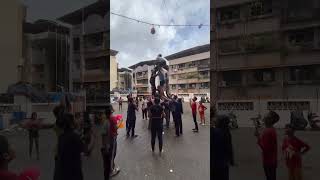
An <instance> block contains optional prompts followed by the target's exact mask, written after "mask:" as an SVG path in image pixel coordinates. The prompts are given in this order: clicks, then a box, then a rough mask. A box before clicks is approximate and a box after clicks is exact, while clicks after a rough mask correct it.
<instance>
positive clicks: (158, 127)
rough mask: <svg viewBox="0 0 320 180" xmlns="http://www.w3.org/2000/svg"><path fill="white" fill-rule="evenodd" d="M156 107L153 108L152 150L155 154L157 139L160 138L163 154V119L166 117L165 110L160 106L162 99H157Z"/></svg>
mask: <svg viewBox="0 0 320 180" xmlns="http://www.w3.org/2000/svg"><path fill="white" fill-rule="evenodd" d="M154 103H155V104H154V105H152V106H151V108H150V112H151V119H152V121H151V149H152V152H154V146H155V142H156V137H158V141H159V152H160V154H161V153H162V144H163V139H162V132H163V117H164V110H163V108H162V106H161V105H160V99H159V98H155V100H154Z"/></svg>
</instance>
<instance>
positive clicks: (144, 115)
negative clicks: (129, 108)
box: [141, 97, 148, 120]
mask: <svg viewBox="0 0 320 180" xmlns="http://www.w3.org/2000/svg"><path fill="white" fill-rule="evenodd" d="M141 110H142V119H146V120H147V119H148V118H147V102H146V98H145V97H143V100H142V104H141Z"/></svg>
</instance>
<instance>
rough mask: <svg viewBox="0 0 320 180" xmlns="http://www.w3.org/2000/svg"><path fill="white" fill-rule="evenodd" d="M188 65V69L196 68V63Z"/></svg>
mask: <svg viewBox="0 0 320 180" xmlns="http://www.w3.org/2000/svg"><path fill="white" fill-rule="evenodd" d="M188 65H189V68H193V67H195V66H196V63H195V62H191V63H189V64H188Z"/></svg>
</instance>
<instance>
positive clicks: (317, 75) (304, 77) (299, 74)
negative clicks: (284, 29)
mask: <svg viewBox="0 0 320 180" xmlns="http://www.w3.org/2000/svg"><path fill="white" fill-rule="evenodd" d="M290 80H292V81H308V80H320V67H318V66H313V67H312V66H300V67H293V68H291V69H290Z"/></svg>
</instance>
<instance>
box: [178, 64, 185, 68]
mask: <svg viewBox="0 0 320 180" xmlns="http://www.w3.org/2000/svg"><path fill="white" fill-rule="evenodd" d="M185 67H186V64H178V68H179V69H182V68H185Z"/></svg>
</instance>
